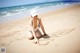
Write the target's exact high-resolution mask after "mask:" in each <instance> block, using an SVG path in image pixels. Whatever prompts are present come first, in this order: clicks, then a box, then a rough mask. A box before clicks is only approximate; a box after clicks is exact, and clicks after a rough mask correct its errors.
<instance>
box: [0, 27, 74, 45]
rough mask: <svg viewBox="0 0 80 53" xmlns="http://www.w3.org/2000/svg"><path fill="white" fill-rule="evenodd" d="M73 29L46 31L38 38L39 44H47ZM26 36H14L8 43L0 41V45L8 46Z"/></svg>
mask: <svg viewBox="0 0 80 53" xmlns="http://www.w3.org/2000/svg"><path fill="white" fill-rule="evenodd" d="M74 30H75V28H72V29H61V30H58V31H56V32H52V33H48V35H47V36H43V37H42V38H41V39H39V45H47V44H49V43H50V42H51V41H54V40H55V39H56V38H57V37H61V36H63V35H67V34H69V33H71V32H72V31H74ZM4 38H5V39H6V37H4ZM26 38H27V37H22V38H16V39H14V40H11V41H9V43H0V46H9V45H10V44H11V43H13V42H15V41H20V40H23V39H25V40H26Z"/></svg>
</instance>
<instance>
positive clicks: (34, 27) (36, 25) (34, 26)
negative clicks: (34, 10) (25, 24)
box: [28, 14, 46, 43]
mask: <svg viewBox="0 0 80 53" xmlns="http://www.w3.org/2000/svg"><path fill="white" fill-rule="evenodd" d="M31 17H32V20H31V21H30V30H29V32H30V33H31V34H30V35H29V37H28V39H29V40H32V39H35V43H38V38H41V37H42V34H41V32H40V30H39V29H40V27H41V29H42V31H43V33H44V35H46V32H45V29H44V26H43V24H42V21H41V19H40V18H38V15H37V14H33V15H31Z"/></svg>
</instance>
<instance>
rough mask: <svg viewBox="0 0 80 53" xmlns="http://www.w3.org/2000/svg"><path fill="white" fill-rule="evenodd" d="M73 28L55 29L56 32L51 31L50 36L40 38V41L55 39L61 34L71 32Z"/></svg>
mask: <svg viewBox="0 0 80 53" xmlns="http://www.w3.org/2000/svg"><path fill="white" fill-rule="evenodd" d="M73 30H75V28H72V29H63V30H59V31H56V32H53V33H50V34H49V35H50V38H44V39H41V40H40V41H42V42H44V41H49V42H51V41H54V39H56V38H57V37H61V36H62V35H67V34H69V33H71V32H72V31H73Z"/></svg>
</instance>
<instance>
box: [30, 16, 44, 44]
mask: <svg viewBox="0 0 80 53" xmlns="http://www.w3.org/2000/svg"><path fill="white" fill-rule="evenodd" d="M36 20H38V21H39V24H40V27H41V29H42V31H43V33H44V34H46V32H45V29H44V26H43V23H42V21H41V19H39V18H38V15H36V16H34V17H32V21H34V24H35V25H34V26H33V25H32V22H31V31H32V34H33V36H34V39H35V43H38V42H39V41H38V39H37V37H36V34H35V32H34V29H35V28H37V27H38V25H37V23H36V22H37V21H36Z"/></svg>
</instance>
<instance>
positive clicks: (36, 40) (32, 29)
mask: <svg viewBox="0 0 80 53" xmlns="http://www.w3.org/2000/svg"><path fill="white" fill-rule="evenodd" d="M32 24H33V23H32V22H31V25H30V28H31V31H32V34H33V36H34V39H35V42H36V43H37V42H38V39H37V37H36V34H35V32H34V28H33V26H32Z"/></svg>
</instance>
